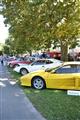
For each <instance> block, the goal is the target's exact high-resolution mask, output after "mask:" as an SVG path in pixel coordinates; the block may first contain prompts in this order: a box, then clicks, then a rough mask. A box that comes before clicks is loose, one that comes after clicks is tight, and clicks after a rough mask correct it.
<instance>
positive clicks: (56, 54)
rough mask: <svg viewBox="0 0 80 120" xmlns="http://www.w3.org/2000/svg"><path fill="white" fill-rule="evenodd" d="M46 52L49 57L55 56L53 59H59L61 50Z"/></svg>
mask: <svg viewBox="0 0 80 120" xmlns="http://www.w3.org/2000/svg"><path fill="white" fill-rule="evenodd" d="M47 54H48V55H49V57H51V58H55V59H59V60H60V59H61V52H58V51H52V52H47Z"/></svg>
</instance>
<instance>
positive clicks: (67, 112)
mask: <svg viewBox="0 0 80 120" xmlns="http://www.w3.org/2000/svg"><path fill="white" fill-rule="evenodd" d="M10 71H11V74H12V75H13V76H14V77H15V78H16V79H19V77H20V75H19V74H16V73H15V72H12V70H10ZM22 89H23V90H24V93H25V94H26V96H27V97H28V98H29V99H30V101H31V102H32V103H33V105H34V106H35V108H36V109H37V110H38V111H39V112H40V113H41V114H42V115H43V116H44V117H45V118H46V119H47V120H80V97H79V96H68V95H67V93H66V91H64V90H53V89H45V90H35V89H32V88H28V87H22Z"/></svg>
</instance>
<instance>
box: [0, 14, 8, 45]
mask: <svg viewBox="0 0 80 120" xmlns="http://www.w3.org/2000/svg"><path fill="white" fill-rule="evenodd" d="M7 38H8V27H5V25H4V18H3V16H2V15H0V43H5V40H6V39H7Z"/></svg>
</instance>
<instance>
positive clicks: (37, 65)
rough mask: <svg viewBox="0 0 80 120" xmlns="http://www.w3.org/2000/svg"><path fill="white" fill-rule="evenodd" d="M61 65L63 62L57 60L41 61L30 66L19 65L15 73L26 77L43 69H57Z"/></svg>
mask: <svg viewBox="0 0 80 120" xmlns="http://www.w3.org/2000/svg"><path fill="white" fill-rule="evenodd" d="M61 63H62V62H61V61H60V60H56V59H39V60H36V61H35V62H33V63H31V64H29V65H26V64H19V65H18V66H16V67H15V68H14V71H16V72H18V73H21V74H22V75H25V74H27V73H29V72H33V71H37V70H41V69H44V70H45V69H47V68H51V67H57V66H59V65H60V64H61Z"/></svg>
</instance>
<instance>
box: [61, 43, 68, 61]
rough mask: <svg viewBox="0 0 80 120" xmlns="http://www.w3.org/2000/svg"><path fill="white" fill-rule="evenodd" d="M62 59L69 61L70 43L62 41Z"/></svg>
mask: <svg viewBox="0 0 80 120" xmlns="http://www.w3.org/2000/svg"><path fill="white" fill-rule="evenodd" d="M61 60H62V61H68V43H67V42H66V41H61Z"/></svg>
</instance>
